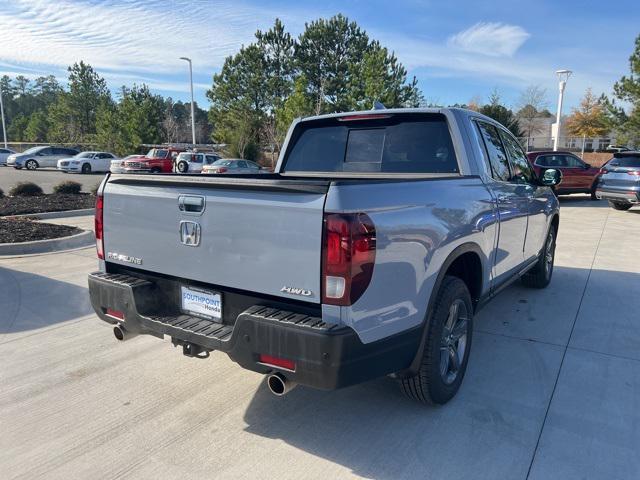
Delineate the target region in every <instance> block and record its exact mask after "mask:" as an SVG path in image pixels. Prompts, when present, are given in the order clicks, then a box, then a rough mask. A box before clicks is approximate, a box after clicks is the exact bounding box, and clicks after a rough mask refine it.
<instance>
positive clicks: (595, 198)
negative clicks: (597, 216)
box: [590, 185, 598, 200]
mask: <svg viewBox="0 0 640 480" xmlns="http://www.w3.org/2000/svg"><path fill="white" fill-rule="evenodd" d="M590 193H591V200H598V197H596V186H595V185H594V186H593V187H591V192H590Z"/></svg>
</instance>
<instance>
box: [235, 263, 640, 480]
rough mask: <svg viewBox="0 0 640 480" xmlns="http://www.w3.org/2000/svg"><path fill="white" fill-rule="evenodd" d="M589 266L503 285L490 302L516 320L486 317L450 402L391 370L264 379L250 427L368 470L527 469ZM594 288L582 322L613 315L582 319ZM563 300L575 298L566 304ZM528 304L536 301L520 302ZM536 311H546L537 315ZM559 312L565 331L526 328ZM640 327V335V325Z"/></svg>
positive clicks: (384, 473)
mask: <svg viewBox="0 0 640 480" xmlns="http://www.w3.org/2000/svg"><path fill="white" fill-rule="evenodd" d="M588 272H589V270H588V269H580V268H566V267H558V268H557V272H556V273H554V275H556V274H557V278H556V277H555V276H554V280H556V282H554V281H553V280H552V283H551V285H550V287H549V288H547V289H544V290H535V289H525V288H522V287H521V285H520V284H519V282H518V284H516V285H514V286H512V287H510V288H508V289H507V290H506V291H505V292H503V293H501V294H500V295H498V296H497V297H496V298H495V299H494V300H493V301H492V304H493V306H494V307H495V308H494V310H495V312H500V315H501V316H502V317H505V318H502V319H494V320H495V321H499V324H500V325H501V326H502V323H503V322H502V320H505V321H506V320H509V321H508V322H506V323H505V325H506V327H504V328H505V330H504V331H502V332H495V333H489V332H486V331H483V330H484V329H485V327H486V326H487V324H488V323H490V322H489V318H491V317H492V316H493V315H489V316H487V317H485V318H482V317H481V318H480V320H481V321H479V322H477V324H476V325H475V327H476V328H475V330H474V331H475V333H474V339H473V347H472V351H471V358H470V361H469V367H468V371H467V375H466V377H465V379H464V383H463V385H462V388H461V390H460V391H459V393H458V395H457V396H456V397H455V398H454V399H453V400H452V401H451V402H450V403H449V404H447V405H446V406H444V407H429V406H424V405H420V404H418V403H415V402H413V401H410V400H407V399H405V398H404V397H403V396H402V394H401V392H400V390H399V388H398V386H397V385H396V384H395V381H394V380H392V379H390V378H381V379H378V380H375V381H371V382H368V383H364V384H361V385H356V386H353V387H349V388H345V389H341V390H337V391H334V392H322V391H317V390H313V389H310V388H305V387H298V388H296V389H294V390H293V391H292V392H291V393H289V394H288V395H286V396H285V397H280V398H278V397H274V396H273V395H272V394H271V393H270V392H269V391H268V389H267V387H266V384H265V383H264V382H263V383H262V384H261V386H260V388H259V389H258V390H257V391H256V393H255V395H254V397H253V399H252V400H251V403H250V404H249V406H248V408H247V410H246V412H245V416H244V420H245V422H246V423H247V427H246V430H247V431H248V432H250V433H253V434H256V435H260V436H263V437H266V438H271V439H279V440H282V441H285V442H287V443H288V444H290V445H292V446H294V447H296V448H299V449H301V450H303V451H305V452H308V453H310V454H312V455H316V456H319V457H322V458H326V459H328V460H329V461H331V462H336V463H338V464H340V465H343V466H345V467H347V468H349V469H351V470H352V471H353V472H354V473H355V474H356V475H361V476H364V477H367V478H381V479H389V480H391V479H397V478H474V479H477V478H491V479H494V478H526V476H527V469H528V467H529V465H530V462H531V458H532V456H533V453H534V450H535V446H536V442H537V440H538V436H539V434H540V429H541V427H542V422H543V419H544V416H545V411H546V408H547V405H548V404H549V400H550V398H551V394H552V392H553V389H554V383H555V379H556V376H557V374H558V370H559V368H560V363H561V359H562V355H563V352H564V346H565V345H566V343H567V341H568V339H569V338H568V337H569V335H568V333H569V331H570V330H571V326H572V324H573V321H574V319H575V318H576V314H577V313H578V307H579V304H580V298H581V297H582V292H583V290H584V288H585V283H586V282H587V276H588ZM592 276H595V279H596V280H598V282H601V281H603V280H606V281H607V282H608V285H609V287H608V288H611V289H618V288H623V286H625V285H626V286H627V287H628V286H629V285H630V284H633V285H635V288H638V287H640V275H639V274H635V273H624V272H617V271H607V270H593V273H592ZM561 279H562V280H561ZM598 282H596V283H597V284H598ZM571 284H576V288H575V289H573V290H572V289H570V288H568V287H567V286H568V285H571ZM590 284H591V282H590ZM554 287H555V288H554ZM558 289H562V290H565V292H564V293H563V292H562V291H560V292H559V291H558ZM593 295H595V296H596V297H597V298H598V299H601V298H602V296H603V295H604V292H599V293H596V292H594V291H593V289H592V288H589V289H587V295H586V296H585V301H586V303H587V305H585V306H586V307H587V308H586V309H585V308H583V309H581V310H580V317H579V319H578V326H577V327H579V324H580V323H581V322H583V321H584V322H585V323H586V324H589V323H592V322H596V323H600V324H601V326H602V324H603V323H604V322H610V318H609V316H608V315H603V316H600V315H598V316H597V317H594V318H591V319H589V318H584V319H583V317H588V316H589V315H590V314H589V312H588V311H585V310H589V309H590V308H589V306H588V304H589V303H590V302H589V301H588V299H587V296H593ZM563 296H570V297H575V298H570V299H568V298H565V299H564V300H563ZM518 299H519V300H518ZM563 301H566V302H567V305H566V307H567V308H565V307H564V306H563V307H562V308H560V303H562V302H563ZM617 301H620V299H618V300H617ZM514 302H515V304H516V305H513V304H514ZM523 302H526V303H523ZM501 304H503V305H501ZM526 305H533V308H534V310H535V311H534V312H530V311H526V309H524V308H521V307H525V306H526ZM554 305H555V306H554ZM613 308H614V307H613V306H611V309H613ZM569 310H570V311H569ZM612 311H613V310H612ZM532 313H533V314H534V315H538V314H539V315H540V316H544V317H547V318H546V319H545V321H538V322H532V321H531V318H532ZM507 317H508V318H507ZM540 320H542V319H540ZM554 321H557V322H559V323H562V324H564V326H563V328H561V329H558V335H557V337H560V338H554V339H553V343H545V342H541V341H534V340H532V338H536V337H542V338H544V337H545V336H548V335H547V334H545V332H535V331H527V329H535V328H536V327H535V325H537V328H538V329H542V330H546V329H548V328H550V325H552V324H553V322H554ZM518 324H520V325H518ZM508 325H513V328H512V329H511V330H510V329H509V327H508ZM524 325H526V328H524V329H523V326H524ZM590 328H593V325H590ZM602 328H603V331H607V326H606V325H605V326H604V327H602ZM636 329H637V332H636V333H637V334H638V335H640V325H638V326H637V327H636ZM523 333H524V334H525V335H523V336H521V335H522V334H523ZM530 334H533V335H530Z"/></svg>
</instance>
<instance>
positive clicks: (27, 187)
mask: <svg viewBox="0 0 640 480" xmlns="http://www.w3.org/2000/svg"><path fill="white" fill-rule="evenodd" d="M9 195H11V196H12V197H34V196H36V195H42V189H41V188H40V187H39V186H38V185H36V184H35V183H33V182H18V183H16V184H15V185H14V186H13V187H12V188H11V190H9Z"/></svg>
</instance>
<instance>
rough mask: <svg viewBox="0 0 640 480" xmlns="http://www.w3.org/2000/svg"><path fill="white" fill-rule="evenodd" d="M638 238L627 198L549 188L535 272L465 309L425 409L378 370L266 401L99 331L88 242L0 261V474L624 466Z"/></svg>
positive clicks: (174, 354)
mask: <svg viewBox="0 0 640 480" xmlns="http://www.w3.org/2000/svg"><path fill="white" fill-rule="evenodd" d="M639 234H640V210H638V209H633V210H631V211H629V212H617V211H614V210H612V209H610V208H607V207H606V204H605V203H604V202H591V201H589V200H584V199H572V200H570V201H563V202H562V211H561V227H560V235H559V238H558V250H557V260H556V270H555V273H554V278H553V281H552V284H551V286H550V287H549V288H547V289H546V290H529V289H525V288H522V287H520V286H519V285H515V286H513V287H510V288H509V289H507V290H506V291H505V292H503V293H502V294H501V295H500V296H499V297H498V298H496V299H495V300H494V301H493V303H492V304H490V305H489V306H487V308H486V309H485V310H483V311H482V312H480V313H479V315H478V316H477V317H476V325H475V327H476V330H475V333H474V344H473V348H472V352H471V359H470V363H469V370H468V372H467V376H466V378H465V381H464V384H463V386H462V389H461V390H460V393H459V395H458V396H457V397H456V398H455V399H454V400H453V401H452V402H450V403H449V404H448V405H446V406H444V407H439V408H429V407H424V406H421V405H418V404H415V403H413V402H411V401H409V400H406V399H404V398H403V397H402V396H401V394H400V392H399V390H398V388H397V386H396V385H395V384H394V382H393V381H392V380H391V379H388V378H383V379H380V380H376V381H373V382H368V383H366V384H363V385H359V386H355V387H351V388H346V389H343V390H339V391H336V392H320V391H315V390H311V389H308V388H303V387H299V388H297V389H295V390H293V391H292V392H291V393H290V394H289V395H287V396H285V397H283V398H276V397H273V396H272V395H271V394H270V393H268V390H267V388H266V386H265V384H264V381H263V379H262V377H261V376H260V375H258V374H255V373H252V372H248V371H244V370H242V369H240V368H239V367H237V366H236V365H234V364H233V363H232V362H231V361H230V360H228V358H226V356H225V355H223V354H220V353H214V354H212V356H211V358H210V359H209V360H206V361H200V360H195V359H188V358H186V357H183V356H182V355H181V354H180V353H179V352H178V351H177V350H176V349H173V348H172V347H171V344H170V342H169V341H168V340H165V341H164V342H163V341H159V340H157V339H155V338H146V337H137V338H135V339H132V340H131V341H128V342H126V343H118V342H116V341H115V340H114V339H113V336H112V333H111V331H110V328H109V327H108V326H107V325H106V324H102V323H101V322H99V321H98V320H97V319H96V317H95V316H94V315H93V314H92V310H91V307H90V305H89V301H88V295H87V288H86V274H87V273H89V272H90V271H92V270H94V269H95V267H96V261H95V259H94V250H93V249H86V250H79V251H75V252H69V253H60V254H50V255H43V256H34V257H24V258H14V259H10V260H9V259H5V260H0V285H2V286H3V287H2V288H0V312H2V313H1V314H0V315H1V318H0V358H2V366H1V367H0V381H1V382H2V389H0V425H1V428H2V434H1V435H0V477H1V478H29V479H32V478H38V477H47V478H175V477H178V476H184V477H199V478H247V479H250V478H251V479H252V478H278V479H300V478H305V479H309V478H318V479H320V478H321V479H326V478H360V477H366V478H380V479H399V478H420V479H429V478H435V479H440V478H450V479H456V478H474V479H477V478H487V479H496V478H500V479H502V478H505V479H524V478H527V477H529V478H535V479H549V478H551V479H554V478H557V479H572V478H576V479H577V478H630V479H637V478H638V472H639V471H640V457H639V456H638V445H640V354H639V353H638V348H637V346H638V345H639V341H640V322H638V319H639V317H638V312H639V311H640V295H639V293H640V274H638V272H640V256H638V255H637V246H636V245H637V238H638V235H639Z"/></svg>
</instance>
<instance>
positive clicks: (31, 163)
mask: <svg viewBox="0 0 640 480" xmlns="http://www.w3.org/2000/svg"><path fill="white" fill-rule="evenodd" d="M24 166H25V168H26V169H27V170H35V169H36V168H38V167H39V165H38V162H36V161H35V160H34V159H33V158H32V159H30V160H27V161H26V163H25V164H24Z"/></svg>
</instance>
